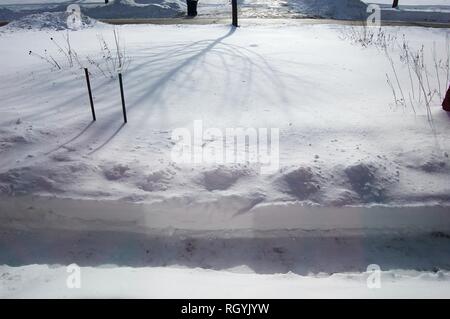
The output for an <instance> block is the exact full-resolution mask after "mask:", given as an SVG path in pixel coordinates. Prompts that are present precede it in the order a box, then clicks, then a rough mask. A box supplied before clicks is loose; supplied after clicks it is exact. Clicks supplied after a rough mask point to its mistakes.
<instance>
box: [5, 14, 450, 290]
mask: <svg viewBox="0 0 450 319" xmlns="http://www.w3.org/2000/svg"><path fill="white" fill-rule="evenodd" d="M41 22H42V21H38V24H39V27H42V24H41ZM87 22H88V24H89V25H87V26H86V27H85V28H83V29H82V30H78V31H69V32H67V31H65V30H60V31H56V30H54V29H48V28H46V27H44V28H43V30H36V29H32V30H28V27H27V25H25V24H23V23H21V22H13V23H11V24H10V25H9V26H6V27H2V28H0V57H1V66H2V72H1V73H0V101H1V103H0V196H1V197H0V198H1V199H0V223H1V225H2V226H1V228H0V265H3V266H0V297H32V296H42V297H52V296H58V297H105V296H106V297H156V298H164V297H180V298H198V297H203V298H204V297H214V298H216V297H217V298H219V297H222V298H227V297H243V298H246V297H253V298H256V297H272V298H283V297H284V298H298V297H349V298H354V297H374V298H378V297H446V298H448V297H450V285H449V280H450V273H449V270H450V253H449V251H450V249H449V248H450V240H449V236H450V235H449V234H450V218H449V214H450V208H449V207H450V182H449V181H450V160H449V154H450V139H449V134H450V116H449V115H448V114H447V112H444V111H443V110H442V107H441V103H442V100H443V97H444V95H445V91H446V89H447V87H448V83H449V80H450V76H449V67H448V63H449V56H450V54H449V50H450V48H449V43H450V42H449V37H450V30H449V29H448V28H436V29H434V28H421V27H401V26H389V27H387V26H386V27H383V28H382V32H381V33H380V32H379V31H378V29H365V28H363V27H352V26H347V25H338V24H307V23H302V22H301V21H296V20H287V19H277V20H254V21H251V20H248V21H246V23H242V24H241V27H239V28H231V27H230V26H227V25H164V26H163V25H126V26H116V27H114V26H111V25H107V24H103V23H100V22H96V21H95V20H90V21H87ZM27 23H28V22H27ZM55 26H56V27H58V21H56V22H55V24H54V25H52V28H53V27H55ZM114 30H115V32H116V35H118V36H119V41H120V48H121V50H123V51H121V52H124V53H123V56H121V57H122V58H124V59H125V62H126V63H125V64H126V66H125V67H124V68H123V70H122V73H123V80H124V91H125V101H126V107H127V117H128V123H126V124H124V123H123V115H122V106H121V96H120V91H119V81H118V79H117V76H116V74H115V69H114V67H113V66H112V64H110V62H111V61H107V59H108V58H107V56H108V52H109V51H111V52H112V59H114V56H115V55H114V52H115V48H116V47H115V40H114ZM372 32H373V33H372ZM69 44H70V54H68V53H67V52H68V51H67V46H68V45H69ZM405 54H406V55H405ZM105 56H106V58H105ZM414 57H416V58H417V59H418V60H417V61H418V62H417V63H416V64H414V62H411V61H410V60H409V59H412V58H414ZM114 61H115V60H114ZM115 62H116V63H117V61H115ZM83 67H87V68H89V71H90V82H91V85H92V92H93V97H94V104H95V111H96V117H97V120H96V121H95V122H93V121H92V116H91V109H90V105H89V97H88V92H87V88H86V80H85V74H84V70H83ZM414 67H418V69H414ZM417 72H418V73H419V76H418V75H417ZM199 124H200V125H201V129H202V131H201V132H200V135H202V134H203V133H205V132H207V131H208V128H213V129H214V130H215V132H226V129H227V128H234V129H236V128H243V129H249V130H252V129H255V130H259V129H267V130H268V131H270V132H273V131H274V130H275V131H276V132H278V136H277V137H279V139H278V140H279V144H278V146H277V147H276V148H272V149H271V151H272V152H273V153H272V155H273V154H275V155H276V156H275V157H274V158H271V160H273V161H271V162H270V163H269V164H270V165H272V166H271V167H269V166H270V165H269V164H267V163H265V164H264V165H263V164H261V163H254V162H252V161H251V160H250V159H251V156H252V155H251V151H250V148H249V149H248V150H247V152H246V154H247V155H248V156H249V157H248V158H246V160H244V161H241V162H240V161H235V162H233V163H230V162H227V161H226V160H224V161H223V162H221V161H218V160H215V161H212V162H207V161H199V162H184V163H180V162H177V161H176V160H174V148H175V147H176V146H177V141H176V140H175V139H174V131H176V130H178V129H184V130H188V131H189V132H192V133H193V135H195V134H196V133H198V131H196V129H198V128H199V126H198V125H199ZM250 135H251V134H250ZM274 137H275V136H273V137H272V138H274ZM273 141H274V140H273ZM221 143H222V140H221V139H220V136H218V135H217V134H216V135H214V134H212V135H208V134H206V133H205V136H202V142H201V147H200V149H192V152H193V156H194V158H195V154H198V152H200V153H201V154H203V155H204V154H205V152H208V151H210V150H211V149H214V150H215V148H214V147H212V146H215V147H217V146H218V145H221ZM272 145H273V144H272ZM196 152H197V153H196ZM222 158H223V157H222ZM225 159H226V156H225ZM268 167H269V168H270V169H267V168H268ZM71 263H77V264H79V265H80V266H82V276H83V278H84V279H83V282H84V283H86V284H85V285H84V284H83V285H84V286H83V287H82V289H80V290H76V289H75V290H70V289H67V288H66V276H67V272H66V271H65V266H66V265H68V264H71ZM370 264H378V265H380V267H381V270H382V273H381V280H382V285H381V289H375V290H372V289H368V288H367V285H366V279H367V273H366V268H367V266H368V265H370ZM106 283H107V284H106ZM193 283H195V285H194V284H193ZM193 286H197V288H195V289H194V288H193ZM217 286H219V287H221V289H216V287H217ZM211 291H213V293H212V294H211ZM235 293H237V294H235Z"/></svg>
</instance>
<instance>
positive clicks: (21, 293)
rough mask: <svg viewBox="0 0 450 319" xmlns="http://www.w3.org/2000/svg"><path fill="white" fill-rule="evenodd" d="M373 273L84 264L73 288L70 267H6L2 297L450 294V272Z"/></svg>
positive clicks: (0, 272) (1, 274) (1, 273)
mask: <svg viewBox="0 0 450 319" xmlns="http://www.w3.org/2000/svg"><path fill="white" fill-rule="evenodd" d="M369 275H370V273H364V272H363V273H354V272H353V273H336V274H333V275H331V276H326V275H323V274H322V275H317V276H298V275H295V274H291V273H289V274H272V275H257V274H245V273H232V272H223V271H212V270H204V269H182V268H167V267H155V268H151V267H142V268H128V267H110V266H109V267H97V268H96V267H82V268H81V283H82V285H81V288H80V289H68V288H67V285H66V281H67V276H68V273H67V271H66V267H61V266H57V267H55V266H48V265H30V266H23V267H8V266H2V267H1V268H0V297H1V298H180V299H196V298H200V299H203V298H223V299H227V298H262V299H264V298H275V299H276V298H286V299H289V298H352V299H355V298H356V299H358V298H448V297H449V296H450V289H449V287H450V285H449V284H448V282H449V277H450V274H449V273H448V272H447V271H440V272H438V273H432V272H420V271H383V272H381V289H369V288H368V287H367V278H368V277H369ZM30 287H32V289H30ZM193 287H195V289H193ZM173 313H174V314H175V313H176V310H175V311H174V312H173Z"/></svg>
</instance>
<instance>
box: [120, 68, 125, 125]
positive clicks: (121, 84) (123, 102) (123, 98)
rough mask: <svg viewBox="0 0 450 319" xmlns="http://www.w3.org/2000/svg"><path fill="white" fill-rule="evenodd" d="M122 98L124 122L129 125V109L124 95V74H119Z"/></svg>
mask: <svg viewBox="0 0 450 319" xmlns="http://www.w3.org/2000/svg"><path fill="white" fill-rule="evenodd" d="M119 83H120V97H121V98H122V111H123V121H124V122H125V123H127V109H126V108H125V97H124V95H123V83H122V73H119Z"/></svg>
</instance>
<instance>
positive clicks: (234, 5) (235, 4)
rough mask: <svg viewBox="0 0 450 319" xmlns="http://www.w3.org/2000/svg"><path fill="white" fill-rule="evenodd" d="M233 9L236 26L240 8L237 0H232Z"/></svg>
mask: <svg viewBox="0 0 450 319" xmlns="http://www.w3.org/2000/svg"><path fill="white" fill-rule="evenodd" d="M231 9H232V14H231V16H232V25H233V26H234V27H237V26H238V9H237V0H231Z"/></svg>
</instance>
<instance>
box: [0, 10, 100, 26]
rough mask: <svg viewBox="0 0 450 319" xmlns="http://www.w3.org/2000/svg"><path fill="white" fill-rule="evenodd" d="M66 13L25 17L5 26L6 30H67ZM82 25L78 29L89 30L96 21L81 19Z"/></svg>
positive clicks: (46, 13)
mask: <svg viewBox="0 0 450 319" xmlns="http://www.w3.org/2000/svg"><path fill="white" fill-rule="evenodd" d="M68 17H69V14H68V13H66V12H43V13H36V14H31V15H27V16H25V17H22V18H20V19H18V20H14V21H12V22H11V23H9V24H8V25H7V28H8V29H28V30H55V31H57V30H66V29H68V25H67V18H68ZM81 21H82V24H81V25H80V28H79V29H85V28H90V27H92V26H94V25H95V24H96V23H97V21H96V20H95V19H92V18H90V17H87V16H84V15H83V16H82V17H81Z"/></svg>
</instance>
